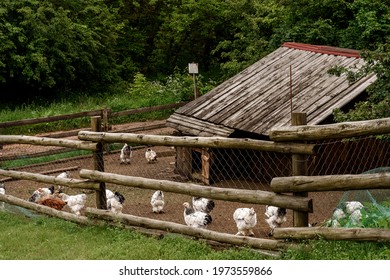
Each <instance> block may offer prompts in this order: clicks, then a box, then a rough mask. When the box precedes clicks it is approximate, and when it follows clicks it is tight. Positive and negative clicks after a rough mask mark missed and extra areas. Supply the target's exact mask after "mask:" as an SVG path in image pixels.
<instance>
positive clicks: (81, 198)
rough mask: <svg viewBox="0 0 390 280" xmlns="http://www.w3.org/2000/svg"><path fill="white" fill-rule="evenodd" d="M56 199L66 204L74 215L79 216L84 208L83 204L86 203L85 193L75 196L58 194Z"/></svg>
mask: <svg viewBox="0 0 390 280" xmlns="http://www.w3.org/2000/svg"><path fill="white" fill-rule="evenodd" d="M58 197H59V198H61V199H62V200H63V201H64V202H66V205H67V206H68V207H69V208H70V211H71V212H72V213H73V214H76V215H81V210H82V209H83V208H84V207H85V203H86V201H87V195H86V194H85V193H81V194H76V195H67V194H65V193H59V194H58Z"/></svg>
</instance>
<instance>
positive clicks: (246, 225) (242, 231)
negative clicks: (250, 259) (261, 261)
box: [233, 208, 257, 236]
mask: <svg viewBox="0 0 390 280" xmlns="http://www.w3.org/2000/svg"><path fill="white" fill-rule="evenodd" d="M233 219H234V221H235V222H236V225H237V229H238V232H237V233H236V235H244V236H254V235H255V234H254V232H253V229H254V227H255V226H256V224H257V215H256V211H255V209H253V208H237V209H236V210H235V211H234V213H233Z"/></svg>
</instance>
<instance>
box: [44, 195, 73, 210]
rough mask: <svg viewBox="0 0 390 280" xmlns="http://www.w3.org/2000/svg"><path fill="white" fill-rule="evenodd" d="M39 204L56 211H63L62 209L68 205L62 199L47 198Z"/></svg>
mask: <svg viewBox="0 0 390 280" xmlns="http://www.w3.org/2000/svg"><path fill="white" fill-rule="evenodd" d="M39 204H41V205H45V206H47V207H50V208H54V209H56V210H62V208H64V206H65V205H66V202H65V201H63V200H62V199H60V198H55V197H54V198H53V197H46V198H43V199H42V200H41V201H39Z"/></svg>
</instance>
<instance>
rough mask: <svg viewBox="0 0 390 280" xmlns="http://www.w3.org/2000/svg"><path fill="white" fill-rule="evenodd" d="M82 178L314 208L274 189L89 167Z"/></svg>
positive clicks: (193, 194) (190, 193) (203, 195)
mask: <svg viewBox="0 0 390 280" xmlns="http://www.w3.org/2000/svg"><path fill="white" fill-rule="evenodd" d="M80 177H81V178H86V179H90V180H94V181H98V182H106V183H111V184H117V185H123V186H129V187H135V188H142V189H152V190H161V191H166V192H173V193H181V194H186V195H192V196H202V197H208V198H211V199H220V200H227V201H235V202H242V203H256V204H264V205H275V206H279V207H283V208H288V209H294V210H300V211H307V212H312V211H313V205H312V199H310V198H307V197H293V196H290V195H282V194H275V193H273V192H267V191H260V190H255V191H253V190H238V189H234V188H218V187H213V186H203V185H197V184H192V183H179V182H173V181H167V180H155V179H147V178H141V177H134V176H125V175H118V174H114V173H107V172H99V171H94V170H87V169H82V170H80Z"/></svg>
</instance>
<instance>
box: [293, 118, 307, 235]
mask: <svg viewBox="0 0 390 280" xmlns="http://www.w3.org/2000/svg"><path fill="white" fill-rule="evenodd" d="M306 124H307V121H306V113H298V112H292V113H291V125H292V126H296V125H306ZM291 159H292V176H307V174H308V172H307V155H302V154H293V155H292V157H291ZM293 195H294V196H302V197H307V196H308V193H307V192H298V193H297V192H294V193H293ZM293 224H294V227H307V226H308V224H309V214H308V213H307V212H301V211H294V212H293Z"/></svg>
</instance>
